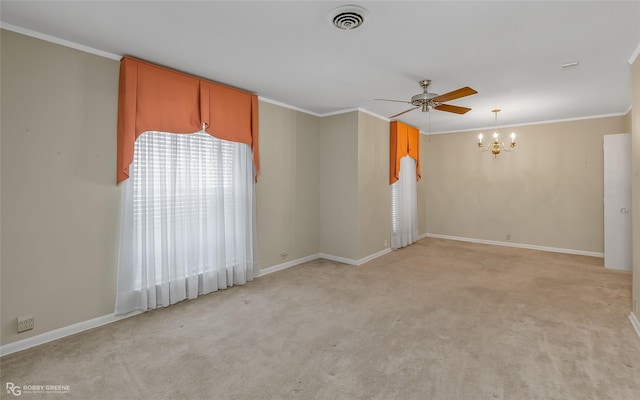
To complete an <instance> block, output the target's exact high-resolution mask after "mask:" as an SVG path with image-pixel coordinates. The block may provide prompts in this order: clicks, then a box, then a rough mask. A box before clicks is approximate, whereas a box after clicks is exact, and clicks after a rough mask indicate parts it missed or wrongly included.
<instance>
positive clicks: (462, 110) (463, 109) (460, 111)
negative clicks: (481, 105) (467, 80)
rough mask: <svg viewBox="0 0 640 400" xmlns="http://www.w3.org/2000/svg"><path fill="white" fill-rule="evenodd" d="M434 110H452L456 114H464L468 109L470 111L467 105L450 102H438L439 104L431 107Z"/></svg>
mask: <svg viewBox="0 0 640 400" xmlns="http://www.w3.org/2000/svg"><path fill="white" fill-rule="evenodd" d="M433 108H435V109H436V110H440V111H448V112H452V113H456V114H464V113H466V112H468V111H471V109H470V108H467V107H460V106H452V105H451V104H440V105H439V106H435V107H433Z"/></svg>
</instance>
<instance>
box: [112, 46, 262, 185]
mask: <svg viewBox="0 0 640 400" xmlns="http://www.w3.org/2000/svg"><path fill="white" fill-rule="evenodd" d="M203 124H205V126H206V128H205V131H206V132H207V133H209V134H210V135H212V136H215V137H217V138H219V139H224V140H229V141H233V142H240V143H246V144H248V145H249V146H251V149H252V151H253V162H254V165H255V171H256V172H255V173H256V176H257V175H258V171H259V167H260V158H259V154H258V96H256V95H254V94H251V93H247V92H243V91H241V90H237V89H234V88H231V87H228V86H224V85H220V84H218V83H214V82H210V81H207V80H204V79H200V78H197V77H194V76H190V75H187V74H183V73H181V72H177V71H173V70H170V69H166V68H162V67H159V66H156V65H152V64H149V63H146V62H143V61H140V60H136V59H133V58H130V57H123V58H122V60H121V61H120V87H119V93H118V161H117V162H118V166H117V182H118V183H120V182H122V181H124V180H126V179H127V178H128V177H129V165H131V163H132V162H133V151H134V146H135V141H136V139H137V138H138V136H140V135H141V134H142V133H143V132H146V131H161V132H173V133H194V132H197V131H200V130H201V129H202V125H203Z"/></svg>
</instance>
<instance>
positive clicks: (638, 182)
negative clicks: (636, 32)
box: [631, 57, 640, 318]
mask: <svg viewBox="0 0 640 400" xmlns="http://www.w3.org/2000/svg"><path fill="white" fill-rule="evenodd" d="M631 80H632V88H631V90H632V107H633V108H632V110H631V112H632V122H631V132H632V135H631V146H632V148H633V149H632V156H631V157H632V167H631V168H632V171H633V172H632V177H631V179H632V199H633V206H632V207H633V208H632V210H631V214H632V215H633V304H632V307H633V312H634V314H635V315H636V317H638V318H640V57H636V60H635V62H634V63H633V65H632V66H631Z"/></svg>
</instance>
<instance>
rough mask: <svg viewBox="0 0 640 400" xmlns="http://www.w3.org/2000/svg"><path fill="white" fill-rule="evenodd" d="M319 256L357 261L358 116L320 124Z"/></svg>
mask: <svg viewBox="0 0 640 400" xmlns="http://www.w3.org/2000/svg"><path fill="white" fill-rule="evenodd" d="M318 150H319V154H320V173H319V176H320V179H319V182H318V183H319V199H320V203H319V221H318V222H319V227H320V252H322V253H325V254H330V255H333V256H336V257H343V258H348V259H352V260H355V259H358V256H359V252H358V247H359V243H358V193H357V190H358V187H357V183H358V170H357V169H358V112H356V111H354V112H350V113H344V114H338V115H333V116H329V117H324V118H322V119H321V121H320V138H319V146H318Z"/></svg>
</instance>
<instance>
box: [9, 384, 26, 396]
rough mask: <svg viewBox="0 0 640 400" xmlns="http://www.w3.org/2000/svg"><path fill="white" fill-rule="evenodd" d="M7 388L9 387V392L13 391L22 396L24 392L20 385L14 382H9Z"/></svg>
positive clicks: (12, 392) (15, 394)
mask: <svg viewBox="0 0 640 400" xmlns="http://www.w3.org/2000/svg"><path fill="white" fill-rule="evenodd" d="M5 388H6V389H7V393H11V394H12V395H14V396H20V395H21V394H22V389H21V388H20V386H18V385H15V384H14V383H13V382H7V383H6V384H5Z"/></svg>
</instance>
